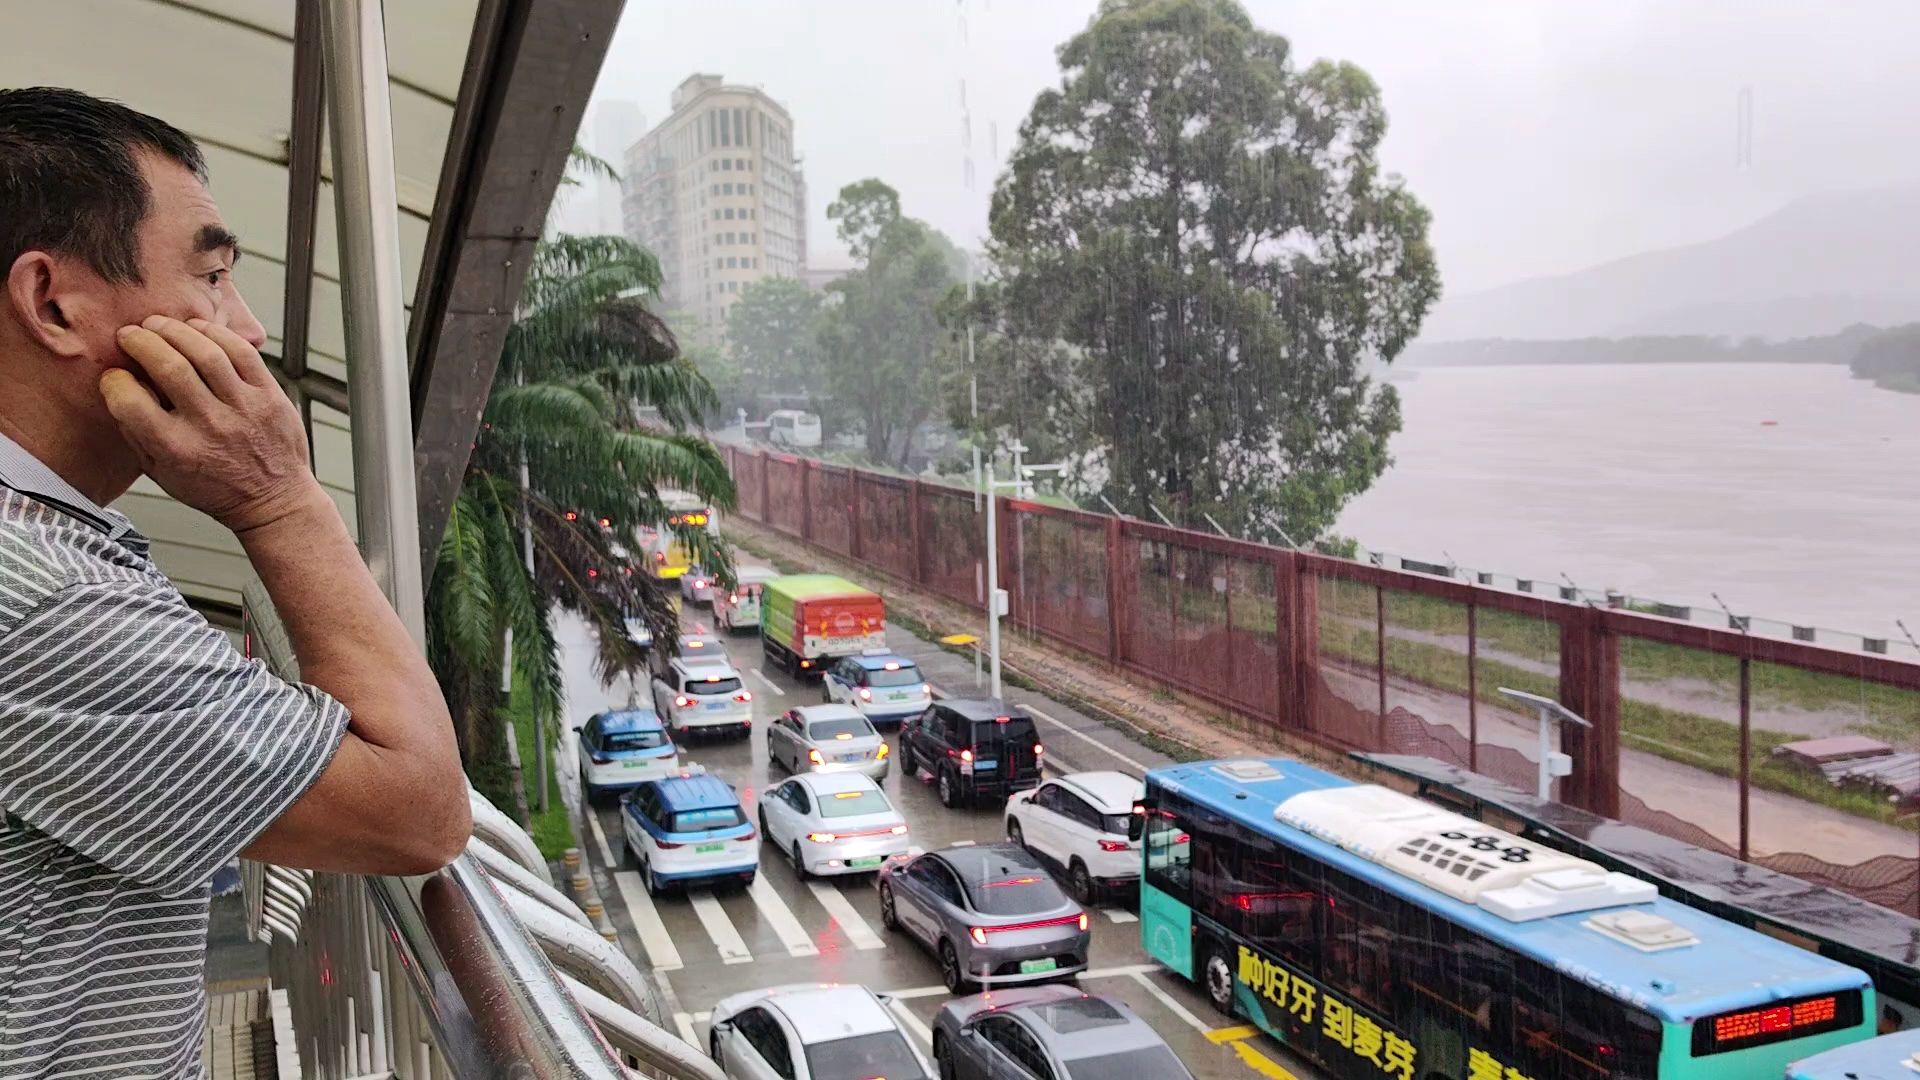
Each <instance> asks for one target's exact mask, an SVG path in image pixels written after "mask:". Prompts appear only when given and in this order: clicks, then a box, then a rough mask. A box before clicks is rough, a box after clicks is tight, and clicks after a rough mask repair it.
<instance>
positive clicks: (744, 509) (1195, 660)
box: [730, 448, 1920, 914]
mask: <svg viewBox="0 0 1920 1080" xmlns="http://www.w3.org/2000/svg"><path fill="white" fill-rule="evenodd" d="M730 453H731V455H732V464H733V472H734V477H735V480H736V483H737V484H738V487H739V494H740V512H741V513H742V514H743V515H744V516H746V517H748V518H751V519H754V520H757V521H760V522H762V523H764V524H766V525H769V526H771V527H772V528H774V529H775V530H777V531H779V532H782V533H785V534H787V535H789V536H792V537H795V538H798V539H801V540H805V541H808V542H810V543H813V544H816V545H819V546H820V547H821V548H822V549H824V550H827V551H830V552H832V553H834V554H836V555H840V556H843V557H851V558H853V559H854V560H856V561H859V562H862V563H864V564H866V565H869V566H871V567H873V568H875V569H877V570H881V571H884V572H885V573H887V574H890V575H892V576H893V577H895V578H898V579H900V580H903V581H906V582H910V583H912V584H914V585H917V586H919V587H921V588H925V589H927V590H929V591H931V592H934V593H937V594H939V595H941V596H944V597H947V598H948V599H951V600H955V601H958V602H960V603H964V604H968V605H977V604H981V603H982V602H983V600H984V596H985V587H986V583H985V515H984V513H983V512H982V510H981V507H982V505H983V504H982V502H981V500H980V498H979V497H977V496H976V495H975V494H973V493H972V492H969V491H966V490H963V489H959V488H953V487H948V486H944V485H940V484H932V483H927V482H924V481H920V480H914V479H907V478H902V477H897V476H889V475H885V474H880V473H872V472H865V471H862V470H858V469H848V468H843V467H840V466H833V465H827V464H824V463H820V462H816V461H811V460H808V459H802V458H795V457H789V456H786V455H778V454H768V453H764V452H750V451H746V450H741V449H738V448H734V449H732V450H731V451H730ZM999 507H1000V514H999V528H1000V537H999V548H1000V552H1001V555H1002V559H1001V564H1000V582H999V584H1000V586H1001V587H1002V588H1005V589H1006V590H1007V591H1008V594H1009V600H1010V619H1011V622H1012V624H1013V626H1014V627H1016V628H1019V629H1021V630H1024V631H1026V632H1030V633H1033V634H1036V635H1040V636H1043V637H1046V638H1048V639H1050V640H1052V641H1054V642H1057V643H1059V644H1061V645H1063V646H1067V647H1069V648H1071V649H1073V650H1076V651H1078V652H1080V653H1082V654H1083V655H1085V656H1086V657H1088V658H1089V659H1092V660H1097V661H1101V662H1104V663H1107V664H1111V665H1114V666H1116V667H1119V668H1123V669H1125V670H1128V671H1131V672H1133V673H1135V674H1138V675H1140V676H1143V677H1145V678H1146V679H1148V680H1151V681H1156V682H1158V683H1161V684H1163V685H1165V686H1168V687H1172V688H1177V689H1179V690H1181V691H1183V692H1185V693H1188V694H1192V695H1195V696H1197V697H1200V698H1202V699H1205V700H1207V701H1210V702H1213V703H1215V704H1217V705H1219V706H1220V707H1222V708H1226V709H1231V710H1233V711H1234V712H1236V713H1238V714H1241V715H1243V716H1246V717H1249V718H1252V719H1254V720H1256V721H1259V722H1261V723H1265V724H1268V725H1270V726H1272V727H1274V728H1275V729H1277V730H1283V731H1286V732H1289V733H1291V734H1293V735H1296V736H1302V737H1306V738H1310V739H1314V740H1317V741H1320V742H1323V743H1326V744H1328V745H1332V746H1337V747H1341V748H1348V749H1364V750H1376V751H1386V752H1392V753H1417V754H1425V755H1428V756H1431V757H1436V758H1439V759H1441V760H1444V761H1450V762H1454V763H1457V764H1460V765H1464V766H1467V767H1469V768H1472V769H1474V770H1476V771H1478V772H1480V773H1483V774H1486V775H1489V776H1493V777H1496V778H1498V779H1501V780H1504V781H1506V782H1508V783H1511V784H1514V785H1515V786H1519V787H1522V788H1525V789H1527V790H1531V789H1532V788H1533V787H1534V785H1535V776H1536V772H1537V755H1538V749H1537V736H1536V727H1535V721H1534V719H1533V717H1532V715H1531V713H1530V712H1528V711H1527V710H1525V709H1523V708H1520V707H1518V706H1516V705H1515V704H1514V703H1513V702H1511V701H1510V700H1508V699H1507V698H1505V697H1504V696H1503V695H1501V693H1500V688H1501V687H1509V688H1513V689H1519V690H1527V691H1531V692H1535V693H1540V694H1545V695H1547V696H1550V697H1553V698H1555V699H1557V700H1559V701H1560V702H1562V703H1563V704H1565V705H1566V706H1567V707H1568V708H1570V709H1572V710H1573V711H1574V712H1576V713H1579V714H1580V715H1581V716H1583V717H1585V718H1586V719H1587V720H1589V721H1590V722H1592V724H1593V728H1592V729H1591V730H1581V729H1578V728H1567V729H1565V730H1563V731H1562V732H1560V733H1559V739H1558V743H1557V746H1558V749H1560V750H1562V751H1563V752H1565V753H1567V754H1568V755H1570V756H1571V757H1572V758H1573V762H1574V771H1573V774H1572V775H1571V776H1568V777H1566V778H1564V779H1562V780H1559V781H1557V782H1556V783H1555V787H1554V792H1555V796H1556V797H1557V798H1559V799H1561V800H1563V801H1565V802H1568V803H1571V804H1574V805H1577V806H1581V807H1583V808H1585V809H1588V810H1591V811H1594V812H1596V813H1600V814H1604V815H1606V816H1609V817H1614V818H1619V819H1622V820H1625V821H1629V822H1631V823H1633V824H1636V825H1640V826H1643V827H1646V828H1650V829H1653V830H1655V831H1657V832H1660V833H1663V834H1665V835H1668V836H1672V837H1674V838H1676V839H1680V840H1683V841H1686V842H1689V843H1694V844H1698V845H1700V846H1703V847H1708V848H1712V849H1714V850H1717V851H1721V852H1724V853H1726V854H1729V855H1734V856H1737V857H1742V858H1746V859H1749V860H1751V861H1753V862H1756V863H1761V864H1764V865H1766V866H1769V867H1771V868H1773V869H1775V870H1780V871H1782V872H1786V873H1790V874H1794V875H1797V876H1799V877H1802V878H1805V879H1807V880H1810V881H1816V882H1819V883H1821V884H1826V885H1831V886H1833V887H1836V888H1840V889H1843V890H1845V891H1848V892H1851V893H1853V894H1855V895H1858V896H1861V897H1864V898H1866V899H1870V900H1873V901H1875V902H1877V903H1880V904H1884V905H1886V906H1888V907H1893V908H1897V909H1899V910H1902V911H1907V912H1914V913H1916V914H1920V859H1916V854H1920V831H1916V829H1915V827H1914V821H1915V820H1916V819H1914V818H1907V817H1904V816H1902V812H1903V810H1905V809H1907V807H1905V806H1903V805H1901V804H1896V803H1893V802H1890V801H1889V800H1888V797H1887V796H1886V795H1885V794H1884V793H1882V792H1879V791H1875V790H1869V789H1865V788H1861V787H1858V786H1855V785H1852V784H1843V785H1840V786H1836V785H1834V784H1832V783H1830V782H1828V781H1827V780H1825V779H1823V778H1822V777H1820V776H1818V775H1816V774H1811V773H1806V772H1801V771H1797V770H1796V769H1795V768H1794V767H1793V766H1791V765H1790V764H1788V763H1787V762H1786V761H1785V760H1784V759H1783V758H1782V757H1781V756H1780V755H1778V754H1776V753H1775V752H1774V750H1775V748H1776V747H1778V746H1779V745H1781V744H1782V743H1785V742H1792V741H1795V740H1799V739H1810V738H1822V737H1826V736H1829V735H1841V734H1866V735H1870V736H1872V737H1874V738H1877V739H1880V740H1883V741H1885V742H1886V743H1888V744H1889V745H1890V746H1892V747H1893V748H1894V749H1895V750H1897V751H1905V752H1916V753H1920V664H1913V663H1908V662H1905V661H1902V660H1898V659H1894V658H1892V657H1889V656H1886V655H1876V654H1871V653H1866V652H1860V653H1854V652H1848V651H1843V650H1838V649H1831V648H1826V647H1823V646H1820V645H1815V644H1809V643H1806V642H1803V641H1789V640H1782V639H1776V638H1768V637H1759V636H1754V635H1750V634H1747V633H1744V632H1742V631H1741V630H1738V629H1718V628H1715V627H1710V626H1701V625H1698V624H1695V623H1688V622H1681V621H1677V620H1670V619H1666V618H1661V617H1659V616H1657V615H1651V614H1644V613H1641V612H1636V611H1631V610H1625V609H1618V608H1603V607H1594V606H1589V605H1583V604H1579V603H1568V602H1564V601H1562V600H1559V599H1552V598H1549V597H1546V596H1541V595H1533V594H1528V593H1523V592H1508V591H1504V590H1500V589H1494V588H1488V587H1484V586H1481V585H1475V584H1469V583H1468V582H1466V581H1462V580H1458V579H1456V578H1454V577H1452V576H1448V575H1446V574H1445V573H1444V572H1443V573H1437V574H1432V575H1429V574H1423V573H1417V572H1413V571H1409V570H1404V569H1402V570H1389V569H1383V568H1381V567H1378V566H1372V565H1367V564H1362V563H1355V562H1350V561H1347V560H1342V559H1334V558H1329V557H1325V556H1321V555H1315V554H1309V553H1304V552H1297V551H1291V550H1287V549H1282V548H1274V547H1268V546H1264V545H1259V544H1251V543H1246V542H1243V541H1238V540H1231V539H1226V538H1222V537H1218V536H1213V535H1209V534H1204V533H1196V532H1191V531H1187V530H1181V529H1172V528H1166V527H1164V526H1160V525H1154V524H1149V523H1146V522H1141V521H1135V520H1132V519H1125V518H1115V517H1108V516H1105V515H1097V514H1089V513H1085V512H1082V511H1077V510H1063V509H1059V508H1056V507H1050V506H1045V505H1041V504H1038V503H1030V502H1024V501H1020V500H1014V499H1005V498H1003V499H1001V500H1000V502H999Z"/></svg>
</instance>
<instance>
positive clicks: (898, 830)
mask: <svg viewBox="0 0 1920 1080" xmlns="http://www.w3.org/2000/svg"><path fill="white" fill-rule="evenodd" d="M887 831H888V832H890V833H892V834H893V835H895V836H905V835H907V827H906V826H905V825H895V826H894V827H893V828H891V829H888V830H887Z"/></svg>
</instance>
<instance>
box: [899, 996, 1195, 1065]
mask: <svg viewBox="0 0 1920 1080" xmlns="http://www.w3.org/2000/svg"><path fill="white" fill-rule="evenodd" d="M933 1060H934V1062H935V1065H936V1067H937V1068H938V1069H939V1071H940V1080H1033V1078H1034V1077H1039V1078H1040V1080H1192V1074H1191V1073H1189V1072H1188V1071H1187V1067H1186V1066H1185V1065H1182V1064H1181V1063H1180V1059H1179V1058H1178V1057H1176V1056H1175V1055H1174V1053H1173V1051H1172V1050H1171V1049H1169V1048H1168V1047H1167V1044H1166V1043H1165V1042H1164V1041H1162V1040H1161V1038H1160V1036H1159V1035H1158V1034H1157V1033H1155V1031H1154V1030H1153V1028H1152V1027H1151V1026H1150V1025H1148V1024H1147V1022H1146V1021H1144V1020H1142V1019H1140V1017H1138V1016H1136V1015H1134V1012H1133V1010H1132V1009H1129V1008H1127V1007H1126V1005H1125V1004H1123V1003H1121V1002H1119V1001H1117V1000H1115V999H1113V998H1109V997H1103V996H1101V995H1098V994H1087V993H1083V992H1081V990H1080V989H1079V988H1077V987H1072V986H1034V987H1021V988H1019V989H1014V990H998V991H995V992H994V993H992V994H980V995H978V996H975V997H969V998H960V999H958V1000H956V1001H949V1002H947V1004H946V1005H945V1006H943V1007H942V1008H941V1010H940V1015H939V1016H938V1017H937V1018H935V1020H934V1024H933Z"/></svg>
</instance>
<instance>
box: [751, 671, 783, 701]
mask: <svg viewBox="0 0 1920 1080" xmlns="http://www.w3.org/2000/svg"><path fill="white" fill-rule="evenodd" d="M747 673H748V674H749V675H752V676H753V677H754V678H756V679H759V680H760V681H761V683H763V684H765V686H766V688H767V689H769V690H771V691H773V692H774V693H776V694H779V695H780V696H781V697H786V696H787V692H786V691H785V690H782V689H780V684H778V683H776V682H774V681H773V680H772V679H769V678H767V673H766V672H764V671H761V670H760V669H759V668H748V669H747Z"/></svg>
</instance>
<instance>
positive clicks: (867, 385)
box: [818, 179, 966, 466]
mask: <svg viewBox="0 0 1920 1080" xmlns="http://www.w3.org/2000/svg"><path fill="white" fill-rule="evenodd" d="M827 217H829V218H831V219H833V220H834V221H835V222H837V223H838V225H837V229H838V232H839V235H840V239H841V240H842V241H843V242H845V243H846V245H847V248H848V250H849V251H851V252H852V253H853V255H854V258H855V259H856V260H858V261H859V265H858V266H857V267H856V268H855V269H854V271H853V272H852V273H849V274H847V275H846V276H845V277H843V278H841V279H840V280H839V281H836V282H834V283H833V284H832V285H831V286H829V293H830V297H829V300H828V302H827V304H826V307H825V310H824V311H823V313H822V317H821V320H820V328H819V338H818V340H819V343H820V350H821V353H822V356H823V359H824V363H825V371H826V376H827V386H828V389H829V390H830V392H831V395H832V404H831V411H832V412H833V414H834V415H835V417H836V419H839V420H841V421H843V422H850V423H852V424H853V425H854V426H856V427H858V428H859V429H860V430H861V431H862V432H863V433H864V434H865V437H866V444H867V457H868V458H869V459H870V460H872V461H873V462H874V463H875V464H882V465H884V464H896V465H900V466H905V465H906V464H907V460H908V457H909V455H910V454H911V452H912V441H913V433H914V432H915V431H916V430H917V429H918V428H919V427H920V425H921V424H922V423H924V422H925V421H926V419H927V418H928V417H929V416H931V415H933V412H934V410H935V409H936V408H938V406H939V402H940V397H939V394H940V371H941V369H942V367H943V366H944V365H949V364H950V363H951V357H952V349H953V343H952V340H951V337H950V335H949V334H948V333H947V332H946V331H945V329H944V328H943V327H942V325H941V319H940V305H941V303H942V301H943V300H944V299H945V298H946V296H947V294H948V293H949V292H950V291H951V290H952V289H953V287H954V284H955V283H956V282H957V281H958V280H959V279H960V275H961V274H962V273H963V272H964V268H965V265H966V263H965V258H964V256H962V255H961V253H960V251H959V250H958V249H957V248H955V247H954V246H953V244H952V243H951V242H950V241H948V240H947V238H946V237H945V236H943V235H941V234H940V232H939V231H938V230H936V229H934V228H933V227H931V226H929V225H927V224H926V223H925V222H921V221H916V220H914V219H913V218H910V217H907V216H905V215H904V214H902V213H901V210H900V195H899V193H898V192H896V191H894V189H892V188H891V187H888V186H887V185H886V184H884V183H882V182H880V181H879V180H871V179H869V180H862V181H860V182H859V183H856V184H849V185H847V186H846V187H844V188H842V189H840V195H839V197H838V198H837V199H835V200H834V201H833V203H832V205H830V206H828V207H827Z"/></svg>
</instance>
